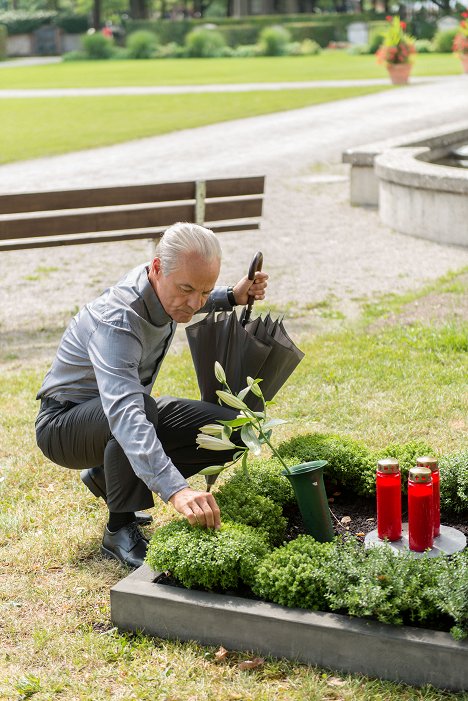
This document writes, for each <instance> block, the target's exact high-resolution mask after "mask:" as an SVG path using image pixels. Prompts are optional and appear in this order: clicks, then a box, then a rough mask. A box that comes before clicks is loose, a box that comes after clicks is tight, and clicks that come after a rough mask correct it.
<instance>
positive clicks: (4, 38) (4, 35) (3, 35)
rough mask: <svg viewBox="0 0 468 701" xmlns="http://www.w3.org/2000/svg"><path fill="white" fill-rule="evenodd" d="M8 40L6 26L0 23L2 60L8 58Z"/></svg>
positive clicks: (0, 57) (0, 56)
mask: <svg viewBox="0 0 468 701" xmlns="http://www.w3.org/2000/svg"><path fill="white" fill-rule="evenodd" d="M6 41H7V30H6V27H5V26H4V25H3V24H0V61H3V60H4V59H5V58H6Z"/></svg>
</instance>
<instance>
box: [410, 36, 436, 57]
mask: <svg viewBox="0 0 468 701" xmlns="http://www.w3.org/2000/svg"><path fill="white" fill-rule="evenodd" d="M414 48H415V49H416V53H417V54H430V53H432V52H433V51H434V49H433V47H432V41H431V40H430V39H416V41H415V42H414Z"/></svg>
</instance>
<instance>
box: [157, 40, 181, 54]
mask: <svg viewBox="0 0 468 701" xmlns="http://www.w3.org/2000/svg"><path fill="white" fill-rule="evenodd" d="M154 55H155V58H183V57H184V56H186V55H187V50H186V48H185V46H180V45H179V44H176V43H175V42H174V41H172V42H170V43H169V44H164V45H163V46H157V47H156V51H155V54H154Z"/></svg>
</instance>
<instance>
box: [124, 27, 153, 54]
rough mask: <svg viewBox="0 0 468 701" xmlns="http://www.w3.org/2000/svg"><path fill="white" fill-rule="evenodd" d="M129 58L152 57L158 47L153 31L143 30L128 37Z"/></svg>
mask: <svg viewBox="0 0 468 701" xmlns="http://www.w3.org/2000/svg"><path fill="white" fill-rule="evenodd" d="M126 44H127V54H128V58H137V59H144V58H152V57H153V56H154V52H155V49H156V37H155V35H154V34H153V33H152V32H147V31H144V30H141V31H139V32H133V34H130V35H129V36H128V37H127V42H126Z"/></svg>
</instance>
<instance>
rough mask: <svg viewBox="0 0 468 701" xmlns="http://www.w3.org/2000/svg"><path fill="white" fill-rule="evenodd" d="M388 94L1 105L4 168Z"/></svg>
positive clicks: (336, 91) (353, 91)
mask: <svg viewBox="0 0 468 701" xmlns="http://www.w3.org/2000/svg"><path fill="white" fill-rule="evenodd" d="M116 65H120V64H116ZM15 70H16V69H15ZM5 72H7V71H5ZM0 77H1V76H0ZM385 89H387V86H372V87H358V88H313V89H308V90H282V91H271V92H252V93H250V92H249V93H212V94H210V93H205V94H202V95H141V96H130V97H129V96H123V97H115V96H106V97H67V98H37V99H36V98H34V99H13V100H9V99H8V100H1V99H0V124H1V125H2V142H3V143H2V147H1V149H0V163H8V162H11V161H17V160H24V159H28V158H38V157H40V156H51V155H54V154H58V153H66V152H69V151H78V150H80V149H86V148H95V147H98V146H106V145H109V144H115V143H121V142H124V141H128V140H130V139H139V138H142V137H145V136H155V135H158V134H166V133H168V132H172V131H176V130H179V129H190V128H193V127H199V126H203V125H206V124H215V123H217V122H223V121H226V120H229V119H241V118H244V117H253V116H256V115H260V114H268V113H271V112H279V111H282V110H290V109H296V108H299V107H305V106H308V105H316V104H319V103H322V102H330V101H332V100H342V99H345V98H349V97H356V96H359V95H366V94H369V93H374V92H378V91H381V90H385Z"/></svg>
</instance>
